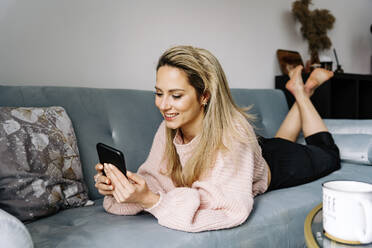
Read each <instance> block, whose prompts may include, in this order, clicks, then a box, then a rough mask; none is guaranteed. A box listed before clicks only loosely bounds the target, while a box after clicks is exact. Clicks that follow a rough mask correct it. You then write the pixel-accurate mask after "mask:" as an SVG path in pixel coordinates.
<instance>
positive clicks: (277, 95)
mask: <svg viewBox="0 0 372 248" xmlns="http://www.w3.org/2000/svg"><path fill="white" fill-rule="evenodd" d="M232 93H233V97H234V99H235V100H236V102H237V103H238V105H240V106H249V105H251V104H254V107H253V110H252V112H253V113H255V114H256V116H257V121H256V123H255V125H256V131H257V133H258V134H260V135H263V136H273V135H274V133H275V131H276V130H277V129H278V127H279V125H280V123H281V121H282V120H283V118H284V117H285V115H286V113H287V111H288V107H287V103H286V100H285V97H284V94H283V93H282V92H281V91H279V90H273V89H262V90H256V89H254V90H253V89H232ZM0 106H24V107H25V106H34V107H35V106H63V107H64V108H65V109H66V111H67V113H68V114H69V116H70V118H71V120H72V122H73V126H74V129H75V133H76V136H77V139H78V147H79V151H80V155H81V161H82V165H83V173H84V178H85V182H86V184H87V186H88V189H89V196H90V199H92V200H94V201H95V205H94V206H90V207H80V208H74V209H68V210H64V211H60V212H59V213H57V214H55V215H52V216H49V217H46V218H42V219H40V220H37V221H35V222H32V223H29V224H27V225H25V226H26V228H27V230H28V231H29V233H30V234H31V237H32V240H33V243H34V246H35V247H54V248H55V247H111V248H114V247H187V248H189V247H224V248H225V247H256V248H257V247H304V246H305V240H304V231H303V225H304V221H305V217H306V215H307V214H308V212H309V211H310V210H311V209H312V208H313V207H315V206H316V205H318V204H319V203H320V202H321V200H322V191H321V184H322V182H324V181H327V180H333V179H352V180H360V181H365V182H369V183H371V182H372V167H371V166H370V165H368V164H370V163H371V162H372V144H371V137H372V136H371V135H372V120H357V121H352V120H327V123H328V124H329V125H330V130H331V132H333V133H334V134H335V137H336V142H337V143H339V146H340V148H341V150H342V154H343V156H344V157H343V162H342V168H341V169H340V170H338V171H336V172H334V173H332V174H331V175H328V176H327V177H324V178H322V179H320V180H317V181H315V182H312V183H309V184H305V185H301V186H298V187H292V188H287V189H281V190H276V191H272V192H268V193H265V194H263V195H260V196H258V197H256V198H255V203H254V209H253V211H252V213H251V215H250V216H249V218H248V220H247V221H246V222H245V223H244V224H242V225H241V226H238V227H235V228H232V229H226V230H219V231H211V232H202V233H186V232H181V231H175V230H172V229H168V228H166V227H163V226H160V225H159V224H158V223H157V220H156V219H155V218H154V217H153V216H152V215H150V214H148V213H145V212H143V213H140V214H139V215H137V216H115V215H111V214H108V213H106V212H105V211H104V209H103V208H102V197H101V196H100V195H99V194H98V192H97V191H96V189H95V187H94V181H93V175H94V174H95V170H94V165H95V164H96V163H97V161H98V158H97V155H96V150H95V145H96V143H97V142H103V143H107V144H110V145H113V146H115V147H117V148H119V149H121V150H123V151H124V153H125V156H126V162H127V167H128V169H129V170H132V171H136V169H137V168H138V166H139V165H141V163H142V162H143V161H144V160H145V159H146V157H147V154H148V152H149V149H150V146H151V143H152V139H153V136H154V134H155V131H156V129H157V128H158V125H159V124H160V122H161V120H162V118H161V116H160V114H159V112H158V110H157V109H156V107H155V106H154V96H153V93H152V92H150V91H140V90H125V89H94V88H75V87H38V86H0ZM299 166H301V165H299ZM8 217H9V216H7V218H1V215H0V220H1V222H2V225H0V235H1V234H3V231H4V230H5V229H4V228H5V226H6V223H5V222H6V221H7V220H11V218H8ZM13 222H14V221H13ZM16 224H17V225H23V224H21V223H20V222H17V223H16ZM20 228H21V229H22V227H20ZM8 229H9V228H8ZM24 230H25V229H24V228H23V229H22V232H23V233H24V235H25V236H26V237H25V239H26V240H27V238H29V236H27V235H28V234H27V232H24ZM20 235H23V234H20ZM13 236H14V235H13ZM13 236H8V239H12V238H13ZM20 238H21V236H18V238H15V239H20ZM28 240H29V239H28ZM8 241H9V240H8ZM14 244H16V241H15V243H14ZM0 246H1V244H0ZM14 247H17V246H16V245H14ZM22 247H24V246H22Z"/></svg>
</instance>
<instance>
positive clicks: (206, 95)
mask: <svg viewBox="0 0 372 248" xmlns="http://www.w3.org/2000/svg"><path fill="white" fill-rule="evenodd" d="M210 98H211V94H210V93H209V91H206V92H204V93H203V95H202V97H201V103H202V105H204V106H206V105H207V104H208V102H209V99H210Z"/></svg>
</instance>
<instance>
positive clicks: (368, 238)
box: [323, 181, 372, 244]
mask: <svg viewBox="0 0 372 248" xmlns="http://www.w3.org/2000/svg"><path fill="white" fill-rule="evenodd" d="M323 229H324V230H325V231H326V236H328V237H330V238H332V239H335V240H336V241H339V242H344V243H361V244H367V243H370V242H372V184H369V183H364V182H357V181H328V182H325V183H323ZM327 234H328V235H327Z"/></svg>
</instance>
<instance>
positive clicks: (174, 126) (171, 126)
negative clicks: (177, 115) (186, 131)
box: [165, 120, 179, 129]
mask: <svg viewBox="0 0 372 248" xmlns="http://www.w3.org/2000/svg"><path fill="white" fill-rule="evenodd" d="M165 125H166V126H167V128H170V129H177V128H179V125H178V124H177V123H174V122H172V121H167V120H165Z"/></svg>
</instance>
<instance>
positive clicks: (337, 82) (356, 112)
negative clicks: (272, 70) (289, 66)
mask: <svg viewBox="0 0 372 248" xmlns="http://www.w3.org/2000/svg"><path fill="white" fill-rule="evenodd" d="M308 76H309V74H303V75H302V77H303V79H304V82H306V79H307V78H308ZM288 80H289V78H288V76H276V77H275V88H277V89H281V90H283V91H284V93H285V96H286V98H287V103H288V107H291V106H292V104H293V103H294V101H295V99H294V97H293V96H292V94H291V93H290V92H289V91H288V90H287V89H286V88H285V84H286V82H287V81H288ZM311 100H312V102H313V104H314V106H315V108H316V109H317V110H318V112H319V114H320V116H321V117H323V118H334V119H372V75H360V74H349V73H342V74H338V73H335V75H334V76H333V77H332V78H331V79H330V80H328V82H325V83H324V84H323V85H321V86H320V87H319V88H318V89H317V90H316V91H315V93H314V95H313V96H312V98H311Z"/></svg>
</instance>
